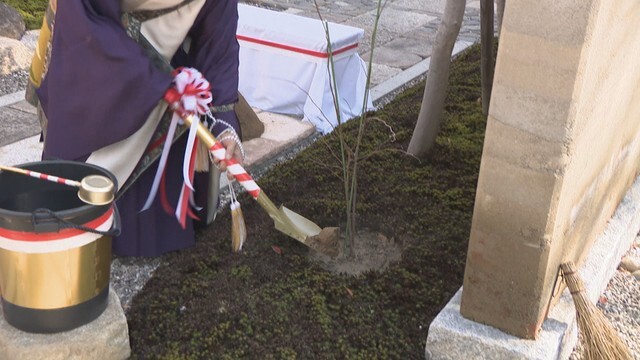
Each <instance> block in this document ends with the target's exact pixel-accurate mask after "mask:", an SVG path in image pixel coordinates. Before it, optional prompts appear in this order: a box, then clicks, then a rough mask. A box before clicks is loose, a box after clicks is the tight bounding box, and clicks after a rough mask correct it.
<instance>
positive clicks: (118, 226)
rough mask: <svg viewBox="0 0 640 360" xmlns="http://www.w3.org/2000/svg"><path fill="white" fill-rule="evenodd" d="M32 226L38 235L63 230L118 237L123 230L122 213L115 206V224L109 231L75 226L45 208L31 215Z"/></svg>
mask: <svg viewBox="0 0 640 360" xmlns="http://www.w3.org/2000/svg"><path fill="white" fill-rule="evenodd" d="M31 224H32V225H33V229H34V231H35V232H36V233H44V232H58V231H60V230H62V229H78V230H82V231H86V232H90V233H94V234H98V235H103V236H118V235H120V231H121V230H122V221H121V219H120V212H119V211H118V207H117V206H115V205H114V206H113V224H112V225H111V229H109V230H107V231H101V230H96V229H92V228H90V227H86V226H83V225H78V224H74V223H72V222H70V221H67V220H65V219H63V218H61V217H60V216H58V214H56V213H55V212H54V211H52V210H49V209H45V208H39V209H35V210H34V211H33V212H32V213H31Z"/></svg>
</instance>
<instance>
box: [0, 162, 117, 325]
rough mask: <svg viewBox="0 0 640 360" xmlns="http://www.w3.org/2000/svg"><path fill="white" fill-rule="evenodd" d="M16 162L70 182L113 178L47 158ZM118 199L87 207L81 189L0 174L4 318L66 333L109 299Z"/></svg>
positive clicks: (95, 313) (88, 319) (0, 283)
mask: <svg viewBox="0 0 640 360" xmlns="http://www.w3.org/2000/svg"><path fill="white" fill-rule="evenodd" d="M18 167H21V168H24V169H28V170H33V171H37V172H42V173H46V174H51V175H54V176H59V177H63V178H67V179H82V178H85V177H87V176H90V175H102V176H106V177H108V178H110V179H111V180H113V182H114V184H116V179H115V177H114V176H113V175H112V174H111V173H109V172H108V171H107V170H105V169H102V168H100V167H97V166H94V165H90V164H85V163H79V162H72V161H42V162H35V163H29V164H24V165H19V166H18ZM118 225H119V221H118V214H117V209H116V208H115V204H112V203H109V204H105V205H101V206H94V205H87V204H86V203H84V202H83V201H82V200H81V199H80V198H79V197H78V190H77V189H76V188H73V187H70V186H66V185H62V184H57V183H53V182H46V181H42V180H40V179H35V178H30V177H25V176H24V175H20V174H15V173H11V172H7V171H3V172H0V293H1V295H2V310H3V314H4V317H5V320H6V321H7V322H8V323H9V324H11V325H12V326H14V327H16V328H18V329H20V330H23V331H26V332H33V333H55V332H61V331H68V330H71V329H74V328H76V327H78V326H81V325H84V324H87V323H89V322H91V321H92V320H94V319H96V318H97V317H98V316H100V315H101V314H102V312H103V311H104V309H105V308H106V306H107V303H108V295H109V278H110V270H111V269H110V267H111V237H112V236H113V235H117V233H119V228H118Z"/></svg>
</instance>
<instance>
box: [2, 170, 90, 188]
mask: <svg viewBox="0 0 640 360" xmlns="http://www.w3.org/2000/svg"><path fill="white" fill-rule="evenodd" d="M0 170H4V171H10V172H14V173H18V174H22V175H27V176H31V177H34V178H36V179H41V180H47V181H51V182H55V183H58V184H63V185H69V186H74V187H77V188H79V187H80V186H81V185H80V183H79V182H78V181H75V180H69V179H65V178H61V177H58V176H53V175H47V174H43V173H39V172H37V171H32V170H26V169H21V168H17V167H13V166H5V165H0Z"/></svg>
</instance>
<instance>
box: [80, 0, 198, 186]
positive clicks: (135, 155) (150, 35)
mask: <svg viewBox="0 0 640 360" xmlns="http://www.w3.org/2000/svg"><path fill="white" fill-rule="evenodd" d="M205 1H206V0H194V1H192V2H191V3H189V4H187V5H185V6H183V7H180V8H178V9H176V10H175V11H172V12H170V13H167V14H164V15H162V16H159V17H157V18H153V19H150V20H148V21H145V22H144V23H142V26H141V33H142V34H143V35H144V36H145V38H147V40H148V41H149V42H150V43H151V44H152V45H153V46H154V47H155V48H156V50H157V51H158V52H159V53H160V54H161V55H162V56H163V57H165V58H166V59H167V60H169V59H171V58H172V57H173V55H174V54H175V52H176V51H177V50H178V48H179V47H180V46H181V45H182V43H183V42H184V40H185V38H186V35H187V33H188V31H189V29H190V28H191V26H192V25H193V22H194V21H195V19H196V16H198V13H199V12H200V9H201V8H202V6H203V5H204V3H205ZM181 2H182V1H181V0H125V1H122V6H123V9H124V10H125V11H137V10H160V9H164V8H167V7H171V6H174V5H177V4H179V3H181ZM140 91H144V84H140ZM166 108H167V104H166V103H165V102H164V101H162V100H161V101H160V102H159V103H158V105H157V106H156V107H155V108H154V109H153V111H152V112H151V114H150V115H149V117H148V118H147V121H146V122H145V124H144V125H143V126H142V127H141V128H140V129H138V131H136V132H135V133H134V134H133V135H131V136H129V137H128V138H126V139H124V140H121V141H119V142H117V143H114V144H111V145H109V146H106V147H103V148H101V149H99V150H96V151H94V152H93V153H91V155H90V156H89V158H88V159H87V163H90V164H95V165H98V166H101V167H103V168H105V169H107V170H109V171H111V172H112V173H113V174H114V175H115V177H116V178H117V179H118V184H119V186H122V185H123V184H124V183H125V182H126V180H127V179H128V178H129V176H130V175H131V173H132V172H133V170H134V168H135V167H136V165H137V163H138V160H139V159H140V158H141V157H142V155H143V154H144V151H145V149H146V147H147V145H148V144H149V141H150V140H151V137H152V136H153V133H154V131H155V129H156V127H157V126H158V123H159V122H160V118H161V117H162V114H163V113H164V112H165V110H166Z"/></svg>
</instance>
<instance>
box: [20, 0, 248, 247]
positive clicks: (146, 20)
mask: <svg viewBox="0 0 640 360" xmlns="http://www.w3.org/2000/svg"><path fill="white" fill-rule="evenodd" d="M49 10H50V12H49V13H48V14H47V16H48V17H49V18H48V19H45V25H46V23H47V21H49V24H48V25H49V26H50V29H51V30H52V31H51V36H50V42H49V43H50V48H49V49H48V51H47V55H46V57H44V56H43V55H42V52H43V51H40V56H41V57H43V59H41V60H42V65H43V66H42V67H43V68H44V69H42V71H41V72H42V75H41V78H36V79H33V78H32V79H31V80H32V81H31V82H32V85H34V86H32V87H33V89H34V90H35V93H34V94H35V97H37V99H36V100H37V102H38V103H39V113H40V114H41V116H40V117H41V122H42V123H43V141H44V150H43V155H42V157H43V160H46V159H65V160H75V161H83V162H88V163H93V164H96V165H99V166H102V167H104V168H106V169H107V170H110V171H111V172H112V173H114V175H116V178H117V179H118V185H119V190H118V193H117V202H116V205H117V207H118V209H119V210H120V213H121V218H122V232H121V235H119V236H117V237H115V238H114V239H113V252H114V254H116V255H120V256H158V255H161V254H164V253H167V252H170V251H175V250H179V249H183V248H187V247H190V246H192V245H193V244H194V242H195V239H194V229H193V222H192V220H191V219H188V220H187V223H186V226H185V227H184V228H183V227H182V226H181V224H180V223H179V222H178V220H176V218H175V216H174V215H173V214H170V213H168V212H167V211H166V210H165V209H164V208H163V204H162V202H163V201H162V200H168V203H170V204H176V203H177V202H178V197H179V192H180V189H181V186H182V182H183V175H182V167H183V158H184V152H185V147H186V136H179V135H176V136H175V137H174V142H173V145H172V146H171V149H170V152H169V155H168V160H167V162H166V167H165V179H164V181H163V185H164V186H163V189H162V190H161V192H162V193H161V194H160V193H159V194H158V196H156V197H155V199H154V200H153V202H152V203H151V206H150V207H149V208H148V209H146V210H144V211H141V210H142V209H143V207H144V205H145V202H146V201H147V199H148V197H149V194H150V189H151V188H152V183H153V182H154V179H155V176H156V169H157V163H158V161H156V159H157V158H158V157H159V154H160V152H161V151H162V143H163V142H162V141H160V139H162V138H163V136H165V137H166V133H167V127H168V126H167V124H168V123H169V121H170V118H171V115H170V114H169V111H167V105H166V104H165V103H164V101H163V100H162V98H163V95H164V93H165V91H166V90H167V89H168V88H169V87H170V86H171V84H172V81H173V75H172V73H171V70H172V69H174V68H176V67H180V66H185V67H192V68H195V69H197V70H199V71H200V72H201V73H202V75H203V76H204V77H205V78H206V79H207V80H208V81H209V83H210V85H211V92H212V95H213V103H212V106H211V112H212V114H213V116H214V117H215V118H216V119H218V120H221V121H218V122H217V123H216V124H215V126H213V128H212V132H213V134H214V135H216V136H218V138H219V139H220V140H221V141H222V143H223V145H225V147H226V149H227V153H228V154H234V156H236V157H237V158H238V160H239V161H240V159H241V157H240V156H239V155H238V154H239V153H240V151H239V150H240V148H241V143H240V141H239V139H240V136H241V132H240V126H239V122H238V119H237V116H236V114H235V112H234V111H233V107H234V104H235V103H236V102H237V101H238V52H239V45H238V42H237V40H236V27H237V22H238V12H237V0H109V1H104V0H65V1H60V2H58V4H57V8H56V3H55V1H54V0H52V2H51V3H50V9H49ZM54 12H55V16H54V17H52V13H54ZM43 28H44V25H43ZM41 36H43V35H42V33H41ZM41 44H42V41H41ZM36 55H38V54H36ZM35 60H36V59H35V58H34V62H35ZM32 68H33V64H32ZM33 73H34V72H33V71H32V76H33ZM40 80H41V81H40ZM28 93H29V92H28ZM223 139H224V140H223ZM158 144H160V146H158ZM207 160H208V159H207ZM205 164H206V165H201V166H200V167H201V168H202V167H203V166H204V167H205V168H204V169H200V170H204V171H203V172H198V173H196V176H195V179H194V186H195V203H196V205H197V206H198V207H202V209H201V210H200V211H196V210H194V211H196V215H197V216H198V218H199V219H200V220H201V222H202V223H208V222H210V221H211V218H212V216H211V214H212V213H213V211H214V210H215V206H217V196H213V195H212V191H214V192H215V191H217V190H218V187H217V186H218V180H219V174H220V171H224V170H225V167H224V164H215V165H216V167H218V168H219V169H220V171H218V169H217V168H216V167H213V166H211V167H210V169H207V167H209V166H208V165H209V162H208V161H205ZM206 170H210V171H208V172H206ZM216 194H217V192H216ZM165 208H166V201H165Z"/></svg>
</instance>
